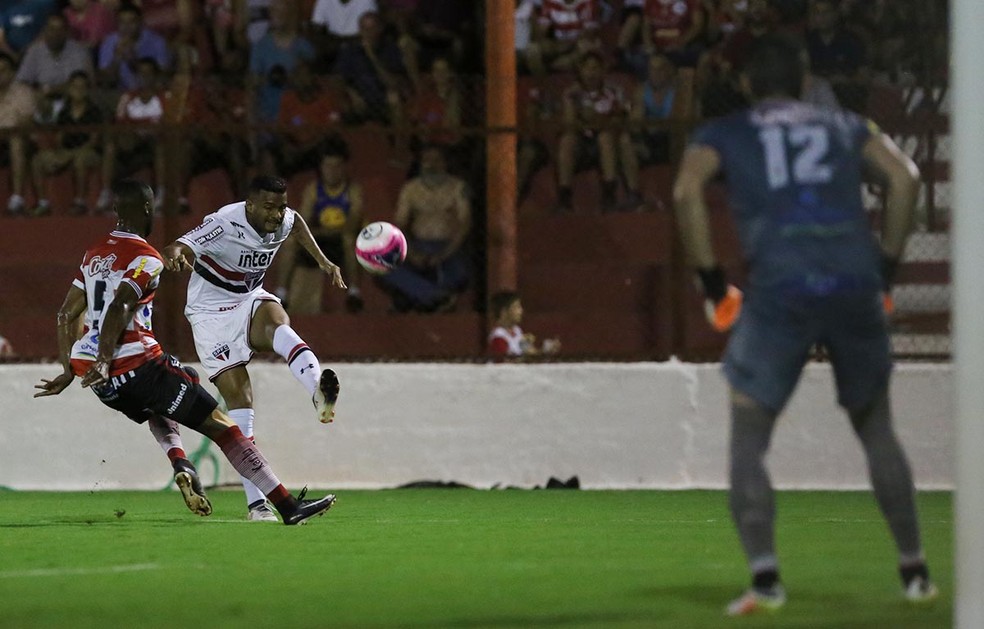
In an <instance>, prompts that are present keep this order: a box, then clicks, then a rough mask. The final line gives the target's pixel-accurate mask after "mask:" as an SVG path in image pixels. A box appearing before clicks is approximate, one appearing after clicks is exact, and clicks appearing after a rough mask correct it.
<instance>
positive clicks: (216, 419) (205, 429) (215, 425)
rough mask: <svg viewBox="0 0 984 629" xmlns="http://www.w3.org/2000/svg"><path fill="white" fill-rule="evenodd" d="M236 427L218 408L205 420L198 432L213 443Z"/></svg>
mask: <svg viewBox="0 0 984 629" xmlns="http://www.w3.org/2000/svg"><path fill="white" fill-rule="evenodd" d="M235 425H236V424H235V422H233V421H232V418H230V417H229V416H228V415H226V414H225V413H223V412H222V411H220V410H219V409H217V408H216V409H214V410H212V413H211V414H210V415H209V416H208V417H206V418H205V420H204V421H203V422H202V423H201V424H200V425H199V426H198V428H197V429H196V430H198V432H200V433H202V434H203V435H205V436H206V437H208V438H209V439H211V440H212V441H215V440H216V439H217V438H218V436H219V435H221V434H222V433H223V432H225V431H226V430H228V429H229V428H232V427H233V426H235Z"/></svg>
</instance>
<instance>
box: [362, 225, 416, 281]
mask: <svg viewBox="0 0 984 629" xmlns="http://www.w3.org/2000/svg"><path fill="white" fill-rule="evenodd" d="M406 257H407V238H406V236H404V235H403V232H402V231H400V228H399V227H397V226H396V225H394V224H392V223H387V222H385V221H377V222H375V223H369V224H368V225H366V226H365V227H363V228H362V231H361V232H359V237H358V238H356V239H355V259H356V260H358V261H359V264H361V265H362V268H364V269H365V270H367V271H369V272H370V273H373V274H375V275H382V274H384V273H389V272H390V271H392V270H393V269H394V268H396V267H397V266H398V265H399V264H400V263H401V262H403V261H404V260H405V259H406Z"/></svg>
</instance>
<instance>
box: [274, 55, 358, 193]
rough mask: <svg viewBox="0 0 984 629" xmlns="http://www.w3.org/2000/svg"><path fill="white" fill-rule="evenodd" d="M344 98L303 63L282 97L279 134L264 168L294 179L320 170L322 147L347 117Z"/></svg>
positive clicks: (346, 104)
mask: <svg viewBox="0 0 984 629" xmlns="http://www.w3.org/2000/svg"><path fill="white" fill-rule="evenodd" d="M347 110H348V101H347V98H346V97H345V96H344V94H340V93H337V92H336V91H335V90H334V89H330V88H328V87H326V86H325V85H324V84H323V83H322V82H321V81H320V80H319V79H318V77H317V76H315V74H314V72H313V70H312V68H311V63H310V62H307V61H299V62H298V63H297V65H295V66H294V69H293V70H292V71H291V74H290V88H289V89H287V90H286V91H284V93H283V95H282V96H281V97H280V109H279V113H278V114H277V130H278V133H277V134H276V135H275V137H274V139H273V141H272V142H271V143H270V144H269V145H268V146H267V147H266V151H265V154H264V156H263V161H262V168H263V169H264V170H265V171H266V172H268V173H274V172H275V173H277V174H279V175H281V176H284V177H286V176H290V175H293V174H295V173H298V172H300V171H302V170H311V169H315V168H317V167H318V163H319V162H320V161H321V143H322V142H323V141H324V139H325V138H327V137H329V136H330V135H331V134H332V133H333V129H332V128H331V127H333V126H336V125H339V124H341V122H342V120H343V118H344V117H345V116H346V115H347Z"/></svg>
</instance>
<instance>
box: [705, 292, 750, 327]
mask: <svg viewBox="0 0 984 629" xmlns="http://www.w3.org/2000/svg"><path fill="white" fill-rule="evenodd" d="M743 298H744V293H742V292H741V290H740V289H739V288H738V287H737V286H735V285H733V284H728V289H727V292H725V294H724V298H723V299H721V300H719V301H718V302H717V303H715V302H714V300H713V299H710V298H708V299H707V300H705V301H704V314H705V315H707V322H708V323H710V324H711V327H712V328H714V330H715V331H716V332H727V331H728V330H730V329H731V327H732V326H733V325H734V324H735V321H737V320H738V315H739V314H740V313H741V302H742V299H743Z"/></svg>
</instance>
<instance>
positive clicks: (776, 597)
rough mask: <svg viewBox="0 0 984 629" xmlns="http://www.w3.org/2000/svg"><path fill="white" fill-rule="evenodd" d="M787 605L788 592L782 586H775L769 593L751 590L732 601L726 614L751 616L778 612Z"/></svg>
mask: <svg viewBox="0 0 984 629" xmlns="http://www.w3.org/2000/svg"><path fill="white" fill-rule="evenodd" d="M785 604H786V590H785V589H784V588H783V587H782V586H781V585H774V586H772V587H771V588H769V589H768V590H767V591H765V590H756V589H755V588H749V589H748V590H747V591H746V592H745V593H744V594H742V595H741V596H740V597H738V598H736V599H735V600H733V601H731V602H730V603H729V604H728V607H727V609H725V611H724V613H725V614H726V615H728V616H750V615H752V614H758V613H762V612H775V611H778V610H779V609H780V608H781V607H782V606H783V605H785Z"/></svg>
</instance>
